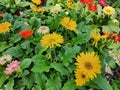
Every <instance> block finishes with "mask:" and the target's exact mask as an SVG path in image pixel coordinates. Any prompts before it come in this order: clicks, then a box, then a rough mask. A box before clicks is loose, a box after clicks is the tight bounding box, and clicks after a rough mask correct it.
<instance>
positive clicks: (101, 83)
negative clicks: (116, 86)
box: [93, 75, 113, 90]
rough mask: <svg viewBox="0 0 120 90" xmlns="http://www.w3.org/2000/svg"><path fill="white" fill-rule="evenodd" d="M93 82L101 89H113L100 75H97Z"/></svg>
mask: <svg viewBox="0 0 120 90" xmlns="http://www.w3.org/2000/svg"><path fill="white" fill-rule="evenodd" d="M93 82H95V83H96V84H97V85H98V86H99V87H100V88H101V89H102V90H113V89H112V87H111V86H110V85H109V83H108V82H107V80H106V79H105V78H104V77H102V76H101V75H98V77H97V78H95V79H94V80H93Z"/></svg>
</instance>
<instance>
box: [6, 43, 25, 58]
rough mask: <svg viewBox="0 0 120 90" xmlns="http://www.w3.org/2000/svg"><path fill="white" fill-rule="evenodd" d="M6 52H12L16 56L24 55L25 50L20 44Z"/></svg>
mask: <svg viewBox="0 0 120 90" xmlns="http://www.w3.org/2000/svg"><path fill="white" fill-rule="evenodd" d="M5 53H6V54H10V55H12V56H14V57H21V56H24V52H23V50H22V49H21V47H20V46H19V45H17V46H16V47H11V48H9V49H8V50H7V51H6V52H5Z"/></svg>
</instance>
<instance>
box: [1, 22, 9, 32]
mask: <svg viewBox="0 0 120 90" xmlns="http://www.w3.org/2000/svg"><path fill="white" fill-rule="evenodd" d="M10 26H11V23H9V22H4V23H1V24H0V33H4V32H9V31H10V28H9V27H10Z"/></svg>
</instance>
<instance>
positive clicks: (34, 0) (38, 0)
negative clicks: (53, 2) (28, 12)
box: [32, 0, 42, 5]
mask: <svg viewBox="0 0 120 90" xmlns="http://www.w3.org/2000/svg"><path fill="white" fill-rule="evenodd" d="M32 2H33V3H35V4H36V5H40V4H41V3H42V1H41V0H32Z"/></svg>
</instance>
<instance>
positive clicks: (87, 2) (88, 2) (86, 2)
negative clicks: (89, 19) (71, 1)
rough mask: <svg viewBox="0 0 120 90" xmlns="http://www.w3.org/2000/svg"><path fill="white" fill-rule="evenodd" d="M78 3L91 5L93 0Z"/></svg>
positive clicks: (81, 0) (82, 0)
mask: <svg viewBox="0 0 120 90" xmlns="http://www.w3.org/2000/svg"><path fill="white" fill-rule="evenodd" d="M80 2H81V3H82V4H90V3H93V2H94V0H80Z"/></svg>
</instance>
